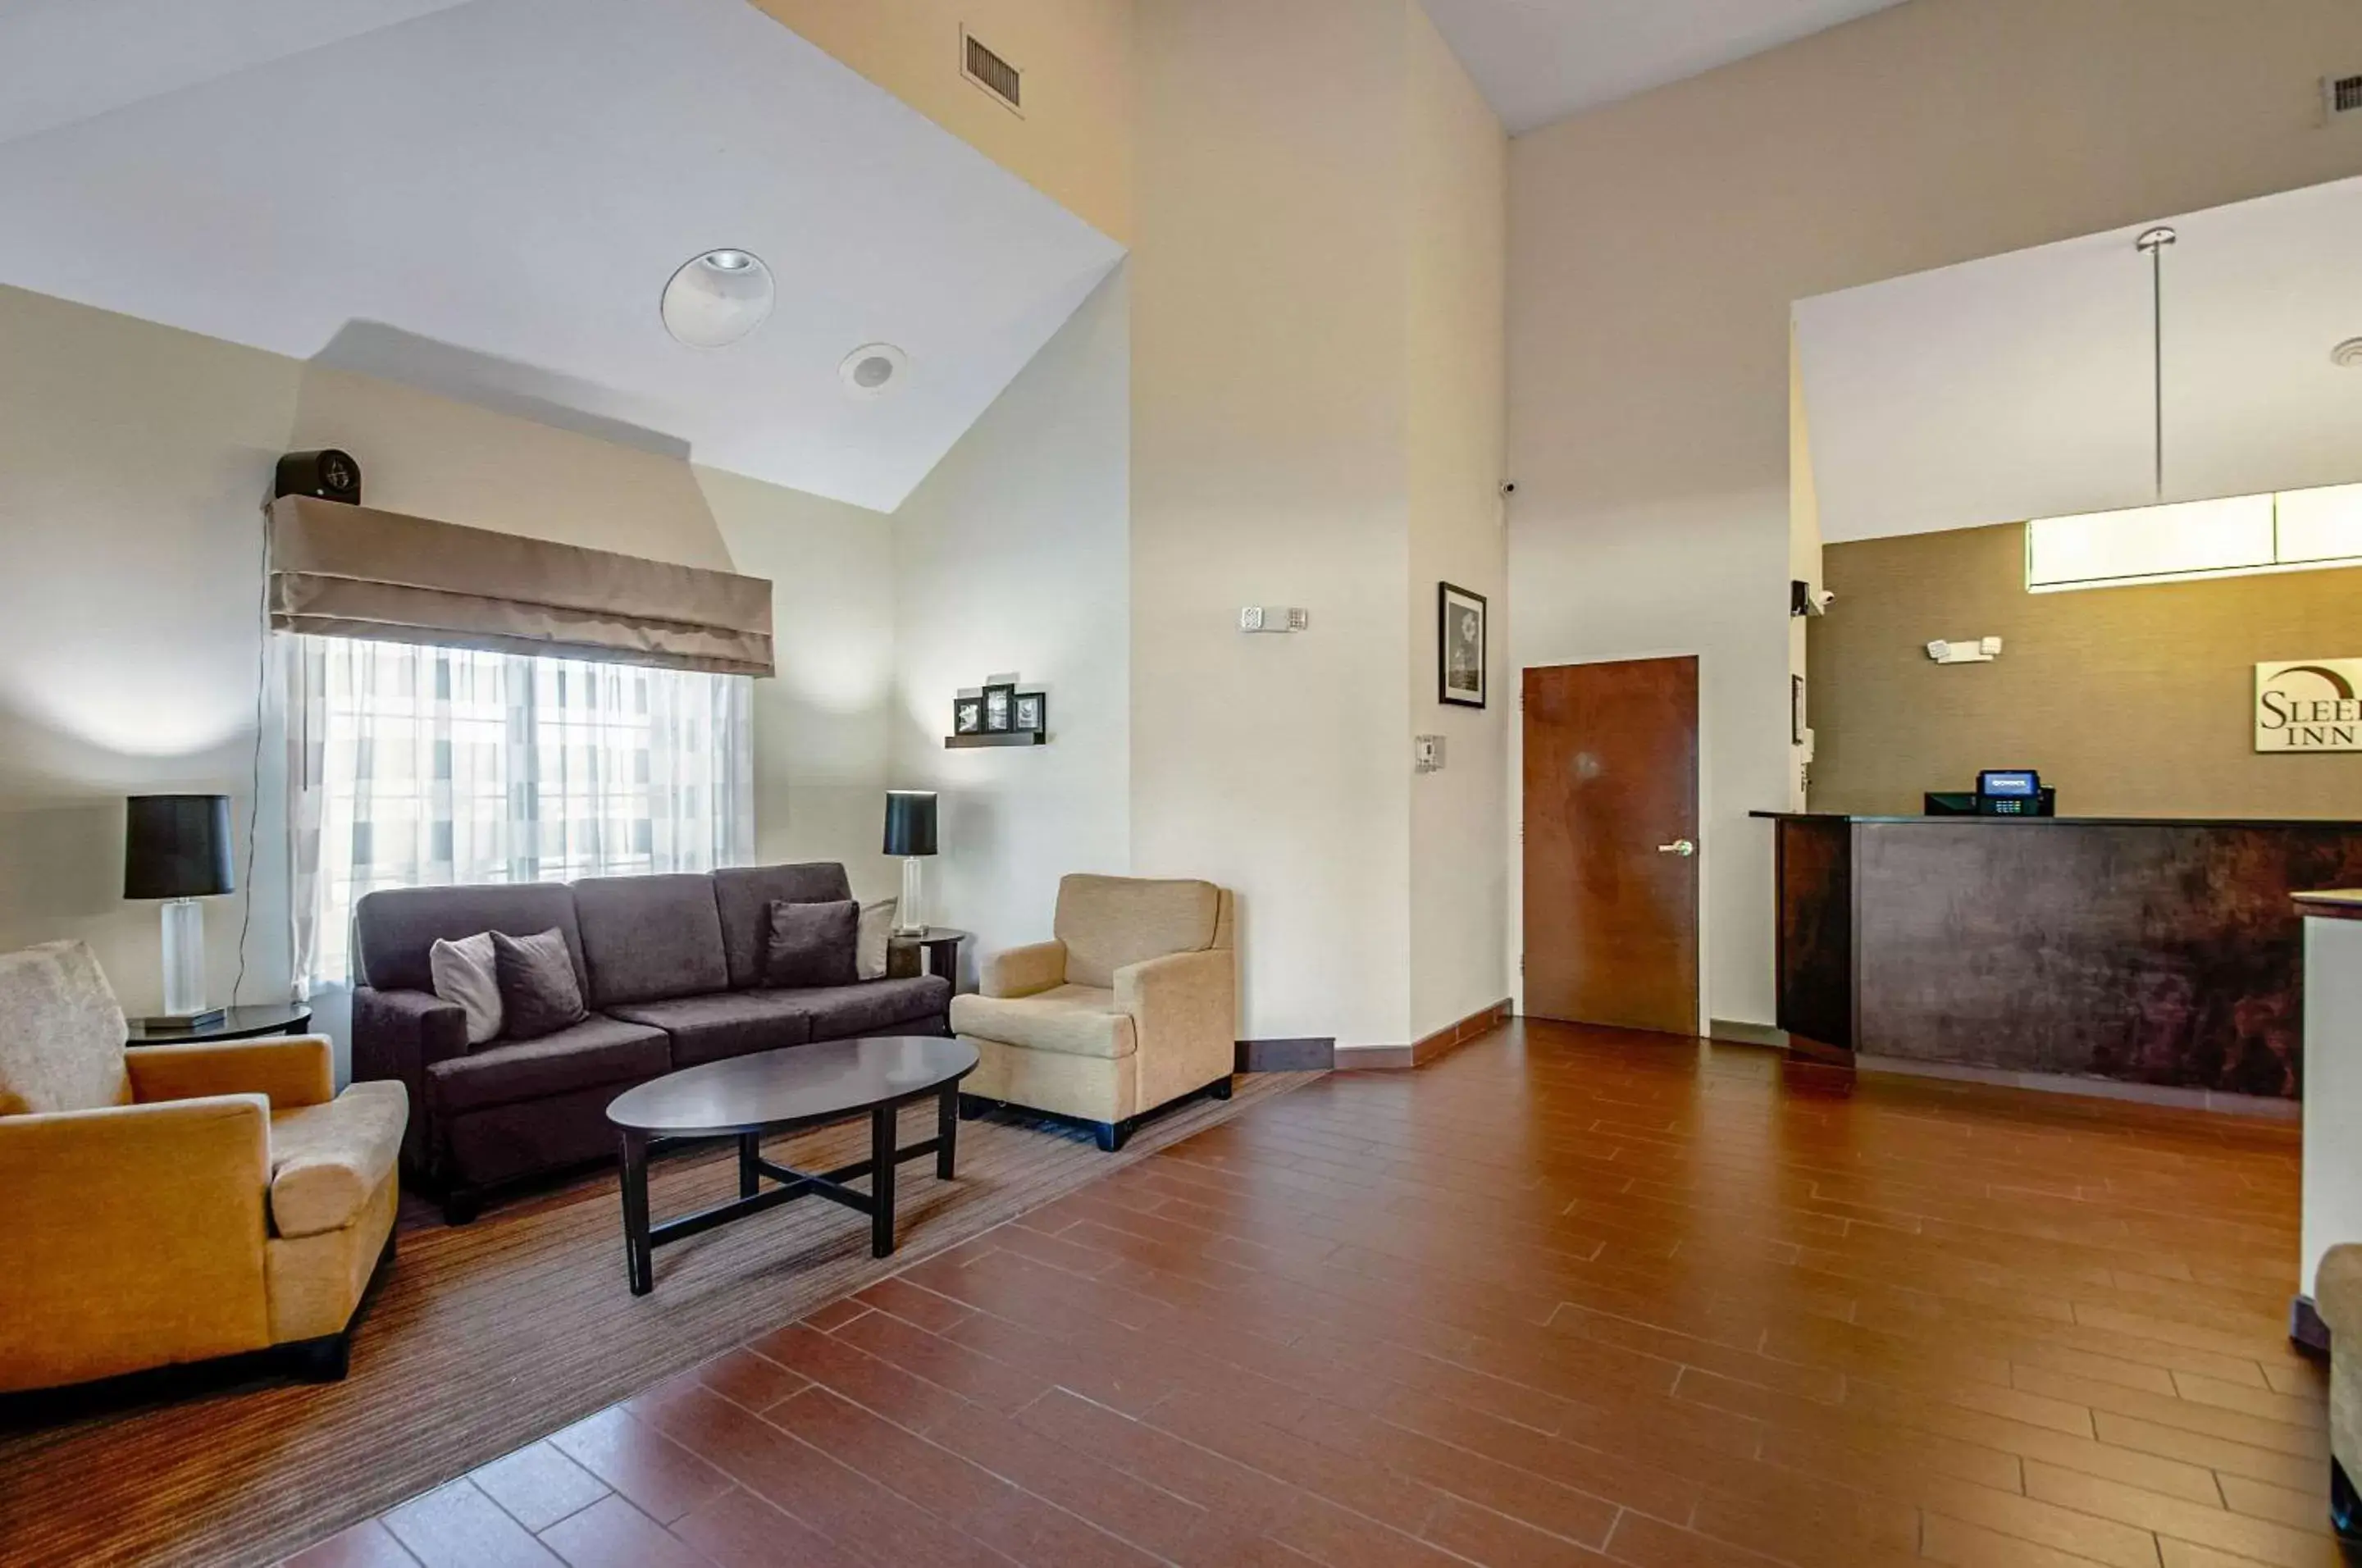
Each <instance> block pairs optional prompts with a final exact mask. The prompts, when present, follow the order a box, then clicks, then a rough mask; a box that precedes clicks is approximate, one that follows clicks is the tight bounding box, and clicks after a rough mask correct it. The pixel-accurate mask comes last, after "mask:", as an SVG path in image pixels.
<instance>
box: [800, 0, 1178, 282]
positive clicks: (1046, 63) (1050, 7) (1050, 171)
mask: <svg viewBox="0 0 2362 1568" xmlns="http://www.w3.org/2000/svg"><path fill="white" fill-rule="evenodd" d="M755 4H756V5H757V6H760V7H761V8H762V9H763V10H765V11H767V12H769V13H770V14H771V15H772V16H773V17H777V18H778V19H779V20H780V21H782V22H784V23H786V24H787V25H788V26H789V28H793V29H795V31H796V32H798V33H799V34H800V35H802V36H803V37H804V38H805V39H809V40H810V41H811V42H812V43H815V44H818V45H819V46H820V47H821V48H822V49H824V50H828V51H829V53H831V54H833V55H834V56H835V57H836V58H837V59H838V60H840V61H844V63H845V64H847V65H849V66H851V67H852V68H853V69H854V70H855V71H858V72H861V74H862V75H864V76H866V77H867V78H869V80H870V81H872V82H874V83H877V85H878V86H880V87H883V88H885V89H886V90H887V91H888V92H889V93H891V94H894V95H895V96H896V97H898V98H900V99H901V100H902V101H903V102H904V103H905V104H908V105H911V107H912V108H914V109H916V110H918V111H919V112H920V113H921V114H922V115H924V116H927V117H928V118H929V119H931V120H933V121H934V122H935V123H936V124H937V125H939V126H942V127H944V129H945V130H947V131H950V132H951V133H952V134H953V135H955V136H957V137H960V138H964V139H965V140H966V141H967V142H968V143H969V144H970V145H971V146H974V147H975V148H977V149H978V150H979V151H981V152H983V153H984V154H985V155H986V156H987V157H988V158H990V159H992V160H994V161H995V162H998V163H999V164H1000V166H1001V167H1002V168H1004V169H1007V170H1008V171H1010V173H1012V174H1015V175H1016V176H1018V177H1019V178H1020V179H1021V180H1024V181H1026V182H1028V183H1030V184H1032V186H1033V187H1034V188H1035V189H1037V190H1039V191H1041V192H1043V193H1044V194H1046V195H1048V196H1050V197H1052V198H1053V199H1054V200H1055V201H1057V202H1058V203H1060V204H1063V205H1064V206H1065V208H1066V210H1067V211H1068V212H1071V213H1073V214H1074V215H1076V216H1077V217H1079V218H1081V219H1083V220H1084V221H1085V222H1087V223H1088V224H1090V225H1092V226H1094V227H1096V228H1098V231H1099V232H1100V233H1102V234H1105V235H1107V236H1108V237H1110V238H1113V239H1117V240H1121V241H1125V242H1129V241H1130V240H1131V235H1132V195H1131V183H1132V175H1131V140H1132V117H1133V106H1132V72H1131V31H1132V5H1131V0H890V3H889V0H755ZM963 23H965V24H966V26H967V28H969V29H970V30H971V31H972V32H974V34H975V35H976V37H977V39H979V40H980V41H981V42H982V43H983V44H984V45H985V46H986V47H987V48H988V49H990V50H993V51H994V52H996V53H998V54H999V55H1000V57H1001V58H1002V59H1004V60H1007V61H1010V63H1011V64H1013V65H1015V66H1017V67H1018V68H1019V69H1020V70H1021V72H1024V89H1023V96H1024V101H1025V112H1024V115H1023V116H1022V117H1020V116H1017V115H1013V114H1011V113H1010V111H1009V110H1008V109H1007V108H1006V107H1004V106H1003V105H1001V104H1000V103H999V100H997V99H995V98H993V97H992V96H990V95H989V94H987V93H986V92H985V91H984V90H983V89H982V88H980V87H977V85H976V84H975V83H972V82H970V81H968V80H967V78H966V76H964V75H962V74H961V71H960V66H961V60H962V54H961V50H960V28H961V25H962V24H963Z"/></svg>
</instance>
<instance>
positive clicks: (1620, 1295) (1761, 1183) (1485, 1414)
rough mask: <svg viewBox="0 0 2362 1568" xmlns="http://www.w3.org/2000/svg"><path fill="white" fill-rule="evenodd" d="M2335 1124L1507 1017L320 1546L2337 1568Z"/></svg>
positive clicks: (1057, 1559)
mask: <svg viewBox="0 0 2362 1568" xmlns="http://www.w3.org/2000/svg"><path fill="white" fill-rule="evenodd" d="M2297 1153H2298V1145H2297V1132H2296V1130H2295V1129H2294V1128H2293V1127H2290V1126H2285V1125H2281V1124H2277V1123H2274V1124H2266V1123H2258V1122H2253V1121H2238V1120H2234V1119H2230V1118H2224V1117H2216V1116H2206V1115H2201V1114H2197V1113H2189V1112H2176V1111H2168V1110H2157V1109H2154V1108H2148V1107H2142V1106H2136V1105H2126V1104H2122V1103H2116V1102H2104V1101H2098V1100H2082V1099H2068V1098H2064V1097H2059V1096H2051V1095H2040V1094H2032V1093H2026V1092H2023V1091H2014V1090H2004V1089H1992V1088H1980V1087H1973V1086H1955V1085H1948V1084H1941V1083H1932V1082H1926V1081H1919V1080H1906V1079H1897V1078H1863V1079H1860V1080H1859V1081H1856V1080H1854V1079H1853V1078H1852V1077H1851V1076H1850V1075H1848V1074H1845V1073H1841V1072H1838V1071H1834V1070H1830V1069H1825V1068H1814V1067H1804V1066H1793V1065H1783V1063H1782V1061H1781V1060H1780V1058H1778V1057H1777V1056H1775V1055H1771V1054H1769V1053H1765V1052H1759V1051H1752V1050H1746V1049H1735V1048H1727V1047H1710V1046H1704V1045H1694V1044H1692V1043H1688V1042H1669V1041H1666V1040H1665V1039H1663V1038H1661V1037H1651V1036H1642V1035H1617V1034H1611V1033H1607V1032H1598V1031H1584V1030H1577V1029H1572V1028H1566V1027H1562V1026H1553V1025H1545V1024H1525V1025H1518V1026H1512V1027H1511V1028H1508V1029H1506V1030H1503V1031H1500V1032H1496V1033H1495V1034H1493V1035H1490V1036H1488V1037H1486V1038H1485V1039H1483V1040H1480V1041H1478V1042H1476V1043H1473V1044H1471V1045H1469V1046H1467V1047H1465V1048H1463V1049H1462V1050H1461V1051H1459V1052H1457V1053H1455V1054H1454V1055H1451V1056H1448V1057H1446V1058H1444V1059H1443V1060H1441V1061H1440V1062H1438V1063H1436V1064H1434V1065H1433V1066H1429V1067H1426V1068H1424V1069H1421V1070H1420V1071H1418V1072H1417V1073H1392V1074H1355V1075H1338V1076H1334V1077H1330V1078H1327V1079H1324V1080H1322V1081H1320V1082H1318V1083H1314V1084H1312V1085H1310V1086H1308V1087H1307V1088H1302V1089H1299V1090H1298V1091H1297V1092H1296V1093H1294V1094H1291V1095H1288V1096H1286V1097H1283V1098H1279V1099H1274V1100H1272V1101H1270V1102H1268V1103H1265V1104H1263V1105H1260V1106H1257V1107H1255V1108H1253V1110H1250V1111H1249V1112H1247V1113H1246V1114H1243V1115H1242V1116H1240V1117H1238V1118H1236V1119H1235V1120H1233V1121H1230V1122H1228V1123H1227V1124H1225V1125H1222V1126H1220V1127H1218V1128H1214V1129H1211V1130H1209V1131H1207V1132H1202V1133H1200V1134H1198V1135H1197V1136H1195V1137H1192V1138H1190V1139H1188V1140H1187V1141H1186V1142H1183V1143H1176V1144H1175V1145H1174V1146H1172V1147H1169V1148H1167V1149H1165V1150H1164V1151H1163V1152H1161V1153H1160V1154H1156V1155H1155V1156H1153V1158H1149V1159H1144V1160H1142V1161H1140V1162H1138V1163H1136V1164H1134V1165H1131V1166H1130V1167H1128V1168H1125V1169H1123V1170H1120V1171H1117V1172H1115V1173H1113V1174H1111V1175H1110V1176H1108V1177H1107V1178H1106V1179H1104V1180H1102V1181H1099V1182H1097V1183H1095V1184H1093V1185H1091V1186H1088V1187H1084V1188H1082V1189H1080V1190H1077V1191H1076V1192H1074V1193H1071V1194H1069V1195H1068V1196H1066V1197H1065V1198H1061V1199H1059V1200H1058V1201H1056V1202H1054V1203H1052V1204H1050V1205H1048V1206H1047V1207H1045V1208H1042V1209H1036V1210H1034V1211H1033V1212H1032V1213H1029V1214H1027V1215H1025V1216H1023V1217H1022V1218H1021V1220H1016V1221H1013V1222H1011V1223H1010V1224H1006V1225H1003V1226H1001V1227H999V1228H998V1229H995V1230H993V1231H988V1232H986V1233H985V1234H983V1235H982V1236H980V1237H978V1238H977V1239H975V1240H973V1241H971V1242H967V1243H965V1244H964V1245H962V1246H960V1247H959V1248H957V1249H955V1250H954V1251H953V1252H951V1253H944V1254H942V1255H939V1256H937V1257H935V1258H933V1259H930V1260H929V1261H927V1262H925V1263H923V1264H919V1265H917V1266H915V1267H913V1268H911V1269H910V1270H909V1271H907V1272H906V1273H904V1274H903V1275H900V1276H899V1277H895V1278H891V1279H888V1280H886V1281H884V1282H882V1283H879V1284H876V1285H873V1286H870V1287H868V1288H866V1289H864V1290H862V1291H860V1292H859V1293H857V1294H856V1295H855V1296H854V1297H850V1298H848V1299H846V1300H844V1301H840V1302H836V1303H833V1304H832V1305H830V1306H827V1307H825V1308H822V1309H819V1310H817V1311H815V1312H812V1313H811V1314H810V1315H809V1316H807V1317H805V1318H803V1319H802V1320H800V1321H797V1322H793V1323H789V1324H785V1325H783V1326H781V1327H779V1328H778V1329H776V1330H774V1331H769V1332H767V1333H765V1334H762V1335H760V1336H758V1337H757V1338H756V1339H754V1340H752V1341H750V1342H747V1343H746V1344H745V1345H744V1346H743V1347H741V1348H739V1349H737V1350H735V1351H733V1352H732V1353H729V1354H727V1355H724V1356H722V1357H720V1358H718V1359H717V1360H714V1361H712V1362H710V1363H708V1364H705V1365H704V1366H702V1367H701V1368H698V1369H697V1370H696V1371H694V1372H692V1373H690V1374H688V1375H683V1376H680V1377H678V1378H675V1379H673V1380H671V1381H669V1382H668V1383H665V1384H663V1385H660V1386H657V1387H654V1388H651V1389H648V1390H647V1391H646V1392H645V1393H643V1394H641V1395H639V1396H638V1397H635V1398H633V1399H631V1400H629V1401H627V1402H626V1403H624V1404H623V1405H621V1406H618V1407H616V1408H612V1409H609V1410H607V1411H605V1412H603V1413H602V1414H600V1415H598V1416H595V1417H593V1418H591V1419H589V1420H587V1421H584V1422H582V1423H580V1424H579V1425H578V1426H574V1427H571V1428H568V1429H567V1430H564V1431H561V1432H558V1433H557V1434H556V1435H554V1436H552V1437H550V1438H549V1439H547V1440H546V1441H543V1442H539V1443H535V1444H534V1445H532V1446H531V1447H529V1448H526V1449H524V1450H523V1451H521V1452H518V1453H515V1454H513V1455H511V1456H510V1457H508V1458H506V1459H503V1460H502V1461H500V1462H499V1463H495V1464H492V1465H491V1466H488V1467H486V1468H484V1469H482V1470H480V1471H478V1472H476V1473H475V1474H472V1475H471V1476H469V1477H466V1478H463V1479H461V1480H458V1481H456V1482H454V1483H452V1484H451V1485H447V1486H445V1487H443V1488H442V1489H441V1490H439V1491H436V1492H432V1493H429V1494H428V1495H426V1496H423V1497H420V1498H418V1499H416V1500H414V1501H413V1502H411V1503H408V1504H405V1505H404V1506H403V1507H399V1508H396V1509H394V1510H392V1512H390V1513H388V1514H386V1515H385V1516H383V1517H382V1518H381V1519H377V1520H372V1521H370V1522H369V1523H367V1524H364V1525H362V1526H360V1527H359V1528H357V1529H353V1530H349V1531H348V1532H346V1533H345V1534H344V1535H342V1536H339V1537H337V1538H336V1539H335V1540H330V1541H327V1542H325V1543H323V1544H322V1545H320V1546H319V1547H317V1548H315V1549H314V1550H313V1551H309V1552H306V1553H304V1555H302V1556H300V1557H298V1558H296V1559H293V1560H292V1561H293V1562H296V1563H298V1564H301V1565H302V1568H328V1565H332V1564H390V1565H396V1568H414V1565H416V1564H425V1565H426V1568H445V1565H447V1564H449V1565H458V1564H464V1565H467V1568H482V1565H487V1564H505V1563H520V1564H524V1563H534V1564H552V1563H560V1562H563V1563H570V1564H573V1565H575V1568H594V1565H601V1564H608V1563H634V1564H657V1565H672V1564H680V1565H686V1568H706V1565H712V1564H719V1565H722V1568H737V1565H740V1564H745V1565H750V1568H751V1565H768V1564H797V1565H814V1568H849V1565H855V1564H862V1563H876V1564H900V1563H911V1562H928V1563H945V1564H970V1563H973V1564H997V1565H1001V1568H1006V1564H1009V1563H1011V1562H1014V1563H1020V1564H1029V1565H1031V1564H1058V1565H1064V1564H1099V1563H1105V1564H1137V1565H1142V1568H1145V1565H1147V1564H1151V1563H1155V1562H1166V1563H1175V1564H1183V1565H1189V1568H1196V1565H1213V1564H1229V1563H1239V1564H1272V1565H1279V1564H1286V1565H1290V1568H1303V1565H1306V1564H1312V1563H1319V1564H1327V1565H1330V1568H1368V1565H1382V1568H1383V1565H1393V1564H1405V1565H1409V1564H1429V1565H1434V1568H1445V1565H1447V1564H1457V1563H1467V1562H1474V1563H1481V1564H1488V1565H1495V1568H1507V1565H1511V1564H1517V1565H1524V1564H1535V1565H1541V1568H1555V1565H1560V1564H1568V1565H1572V1564H1604V1563H1610V1562H1614V1563H1622V1564H1629V1565H1634V1568H1694V1565H1705V1564H1716V1565H1722V1564H1728V1565H1731V1568H1765V1565H1769V1564H1773V1563H1780V1564H1790V1565H1794V1568H1857V1565H1860V1568H1884V1565H1894V1564H1902V1563H1906V1562H1943V1563H1951V1564H1957V1565H1959V1568H2089V1565H2091V1564H2107V1565H2112V1568H2238V1565H2241V1564H2250V1563H2268V1564H2277V1565H2280V1568H2312V1565H2315V1564H2323V1565H2326V1564H2330V1563H2334V1562H2338V1561H2339V1557H2338V1554H2337V1551H2336V1548H2335V1546H2334V1542H2333V1541H2332V1540H2331V1538H2330V1536H2329V1535H2328V1533H2327V1529H2326V1525H2325V1521H2324V1509H2325V1502H2324V1493H2325V1485H2326V1473H2327V1448H2326V1438H2325V1419H2324V1414H2323V1386H2324V1377H2323V1372H2322V1370H2321V1369H2320V1368H2319V1367H2317V1366H2316V1365H2314V1364H2312V1363H2310V1362H2308V1361H2306V1360H2304V1359H2302V1358H2301V1357H2300V1356H2298V1355H2297V1354H2296V1353H2294V1352H2293V1351H2292V1350H2291V1349H2290V1346H2289V1344H2288V1342H2287V1340H2286V1338H2285V1335H2284V1331H2283V1315H2284V1312H2285V1309H2286V1306H2287V1301H2288V1297H2289V1293H2290V1286H2291V1283H2292V1277H2293V1272H2294V1267H2295V1252H2296V1222H2297Z"/></svg>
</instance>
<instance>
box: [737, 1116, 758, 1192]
mask: <svg viewBox="0 0 2362 1568" xmlns="http://www.w3.org/2000/svg"><path fill="white" fill-rule="evenodd" d="M762 1157H763V1140H762V1136H761V1135H760V1134H759V1133H755V1132H741V1133H740V1134H738V1196H739V1197H741V1198H752V1197H754V1196H755V1194H756V1192H757V1191H759V1190H760V1189H761V1187H762V1186H763V1173H762V1171H761V1170H760V1169H759V1168H758V1167H757V1165H756V1162H758V1161H759V1160H761V1159H762Z"/></svg>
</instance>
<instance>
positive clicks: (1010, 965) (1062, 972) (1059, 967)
mask: <svg viewBox="0 0 2362 1568" xmlns="http://www.w3.org/2000/svg"><path fill="white" fill-rule="evenodd" d="M1065 983H1066V944H1065V943H1063V942H1036V943H1032V944H1029V945H1027V946H1024V947H1011V948H1010V949H1009V950H1007V951H1006V952H1002V953H996V954H994V955H991V956H990V957H988V958H987V959H986V960H985V961H984V963H983V965H982V966H981V967H980V968H979V969H978V971H977V990H978V991H980V992H982V993H983V994H984V995H986V996H988V997H1030V996H1032V995H1033V994H1034V993H1035V992H1036V991H1046V990H1048V989H1050V988H1051V987H1053V986H1063V985H1065Z"/></svg>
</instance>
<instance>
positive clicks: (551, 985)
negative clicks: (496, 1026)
mask: <svg viewBox="0 0 2362 1568" xmlns="http://www.w3.org/2000/svg"><path fill="white" fill-rule="evenodd" d="M492 963H493V968H494V970H495V971H496V972H497V974H498V975H499V977H500V982H501V1015H502V1018H501V1021H502V1025H503V1028H502V1039H505V1040H538V1039H540V1038H541V1037H542V1036H543V1035H545V1034H555V1033H557V1032H558V1031H559V1030H561V1029H565V1028H567V1027H568V1026H570V1025H572V1024H577V1023H579V1022H581V1021H583V1019H585V1018H587V1017H589V1016H590V1010H589V1009H588V1008H585V1007H584V1006H583V1005H582V982H581V981H580V980H579V979H577V978H576V977H575V975H574V956H573V955H572V954H570V953H568V951H567V950H566V937H565V935H564V934H563V933H560V932H559V931H558V930H557V927H555V926H552V927H551V928H550V929H549V930H547V931H545V932H542V933H539V934H537V935H534V936H511V935H509V934H508V933H506V932H500V931H496V932H494V933H492Z"/></svg>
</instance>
